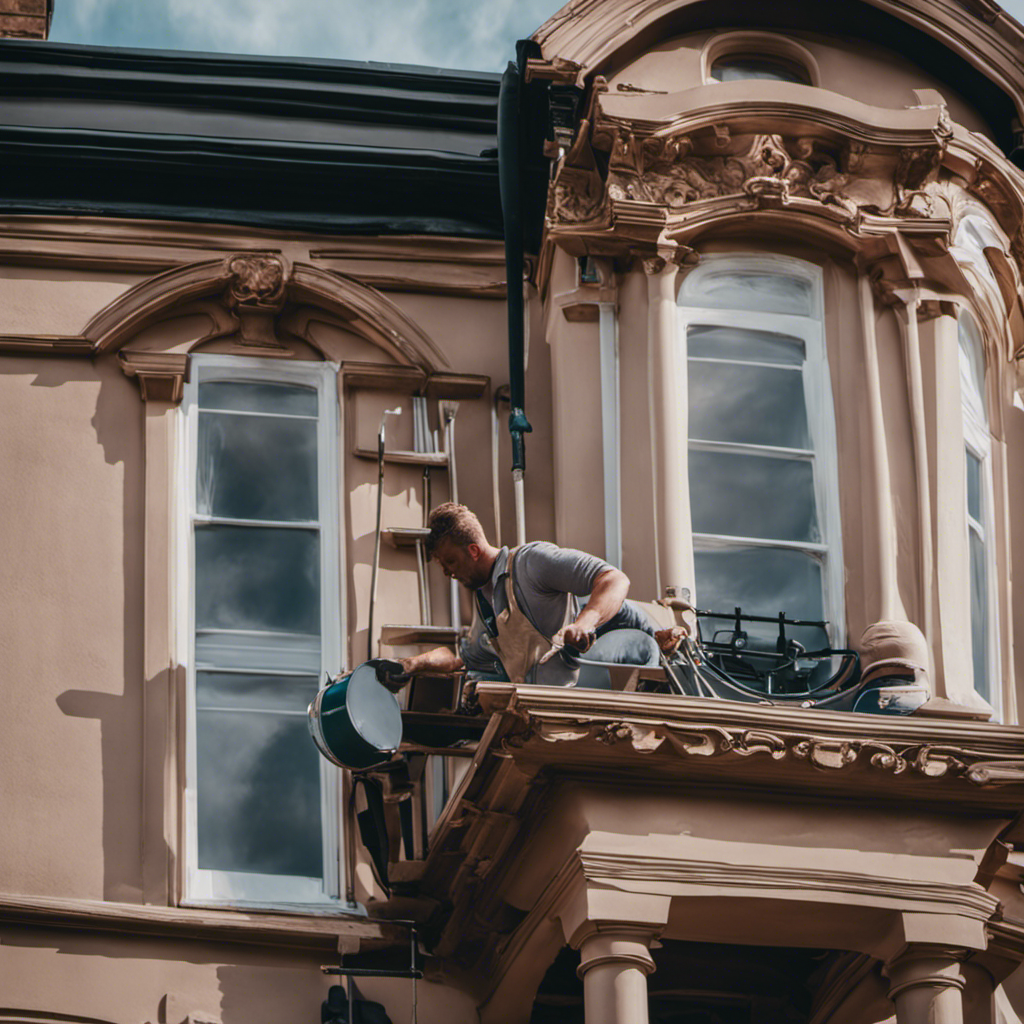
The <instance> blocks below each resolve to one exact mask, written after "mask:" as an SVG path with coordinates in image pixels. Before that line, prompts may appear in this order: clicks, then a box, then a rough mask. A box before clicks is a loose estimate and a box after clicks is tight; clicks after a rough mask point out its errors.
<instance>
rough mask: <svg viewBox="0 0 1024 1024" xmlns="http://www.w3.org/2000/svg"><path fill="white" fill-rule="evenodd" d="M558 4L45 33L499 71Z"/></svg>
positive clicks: (370, 8) (175, 16)
mask: <svg viewBox="0 0 1024 1024" xmlns="http://www.w3.org/2000/svg"><path fill="white" fill-rule="evenodd" d="M1020 2H1021V3H1022V4H1024V0H1020ZM561 6H562V0H56V2H55V4H54V15H53V24H52V25H51V29H50V39H51V40H52V41H53V42H64V43H92V44H98V45H100V46H129V47H148V48H153V49H161V50H205V51H210V52H215V53H258V54H268V55H274V56H296V57H334V58H339V59H342V60H375V61H390V62H392V63H398V64H427V65H431V66H433V67H442V68H463V69H470V70H476V71H503V70H504V68H505V64H506V63H507V61H508V60H510V59H512V58H514V56H515V52H514V48H515V41H516V40H517V39H522V38H525V37H526V36H528V35H530V34H531V33H532V32H533V31H534V30H535V29H536V28H538V27H539V26H540V25H542V24H543V23H544V22H545V21H546V20H547V19H548V17H549V16H550V15H551V14H553V13H554V12H555V11H556V10H558V9H559V8H560V7H561Z"/></svg>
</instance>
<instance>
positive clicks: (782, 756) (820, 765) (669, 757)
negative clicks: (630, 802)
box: [453, 683, 1024, 817]
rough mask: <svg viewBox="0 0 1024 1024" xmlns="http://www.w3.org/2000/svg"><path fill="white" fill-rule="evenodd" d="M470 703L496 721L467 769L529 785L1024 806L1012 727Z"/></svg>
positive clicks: (595, 701) (532, 693)
mask: <svg viewBox="0 0 1024 1024" xmlns="http://www.w3.org/2000/svg"><path fill="white" fill-rule="evenodd" d="M477 694H478V697H479V700H480V703H481V706H482V707H483V709H484V711H485V712H486V713H488V714H490V715H492V716H496V720H495V724H494V728H493V729H488V732H487V733H486V734H485V736H484V737H483V739H482V740H481V744H480V750H478V754H477V758H476V759H475V761H474V765H475V766H477V765H479V764H481V763H482V760H483V757H485V756H486V755H487V752H488V750H489V751H490V753H491V754H492V755H493V756H494V757H496V758H499V759H500V758H506V759H512V760H513V761H514V762H515V763H516V765H517V767H519V768H520V770H525V771H527V773H528V774H531V775H532V774H535V773H536V772H537V771H539V770H541V769H542V768H545V767H548V768H550V769H552V770H557V771H560V772H569V773H574V772H576V771H579V770H584V771H586V773H587V775H588V776H589V777H591V778H598V777H602V776H605V777H609V776H615V775H618V774H622V773H624V772H628V773H629V775H630V777H631V778H632V779H634V780H636V779H638V778H643V777H645V776H650V777H660V778H662V779H665V780H669V779H678V780H683V779H685V780H686V782H687V783H688V784H691V783H699V782H702V781H704V782H709V783H718V784H723V783H724V784H728V785H739V786H743V787H751V788H764V787H770V788H772V789H775V790H782V791H795V792H798V791H804V792H807V791H818V792H821V793H826V794H828V795H830V796H832V795H847V796H850V797H854V798H856V797H867V798H871V799H879V798H882V799H889V800H900V799H911V800H913V801H915V803H919V802H920V801H922V800H923V801H927V802H933V801H934V802H936V803H942V804H944V805H945V806H947V807H952V806H961V807H963V808H964V809H966V808H971V809H972V810H975V811H976V810H978V809H980V808H985V810H986V811H990V812H994V813H997V814H998V813H1006V812H1010V813H1011V814H1012V816H1014V817H1015V816H1016V814H1017V813H1018V812H1019V810H1020V809H1021V808H1022V807H1024V729H1021V728H1020V727H1017V726H1007V725H998V724H991V723H987V722H979V721H970V720H968V721H964V720H954V719H950V720H944V719H939V718H934V717H915V716H907V717H897V716H886V715H866V714H855V713H851V712H834V711H822V710H818V709H815V708H800V707H780V706H777V705H772V706H769V705H757V704H741V703H739V702H733V701H725V700H713V699H706V698H692V697H673V696H663V695H656V694H643V693H616V692H606V691H600V690H582V689H561V688H553V687H539V686H517V685H514V684H511V683H481V684H480V685H479V686H478V689H477ZM470 774H472V773H470ZM470 782H471V779H470V778H467V779H465V780H464V785H468V784H469V783H470ZM455 796H456V797H457V796H458V794H457V793H456V794H455ZM453 802H454V801H453Z"/></svg>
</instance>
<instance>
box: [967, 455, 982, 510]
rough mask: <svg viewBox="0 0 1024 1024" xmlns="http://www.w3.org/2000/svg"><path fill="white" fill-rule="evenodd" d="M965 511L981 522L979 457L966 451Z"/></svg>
mask: <svg viewBox="0 0 1024 1024" xmlns="http://www.w3.org/2000/svg"><path fill="white" fill-rule="evenodd" d="M967 513H968V515H970V516H971V517H972V518H974V519H976V520H977V521H978V522H979V523H980V522H981V459H979V458H978V456H977V455H975V454H974V452H972V451H970V449H968V451H967Z"/></svg>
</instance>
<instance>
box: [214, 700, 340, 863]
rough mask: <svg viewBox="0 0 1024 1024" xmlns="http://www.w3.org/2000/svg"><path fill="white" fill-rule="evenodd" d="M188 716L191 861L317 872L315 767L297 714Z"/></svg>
mask: <svg viewBox="0 0 1024 1024" xmlns="http://www.w3.org/2000/svg"><path fill="white" fill-rule="evenodd" d="M196 719H197V729H198V735H197V750H196V759H197V770H198V813H199V820H198V829H199V836H198V838H199V867H200V868H207V869H212V870H217V871H254V872H260V873H264V874H281V875H301V876H305V877H310V878H317V877H321V876H322V874H323V850H322V839H321V832H320V768H319V764H318V763H317V752H316V748H315V747H314V746H313V744H312V743H311V742H310V739H309V730H308V728H307V726H306V720H305V716H284V715H275V714H257V713H252V712H244V711H239V712H224V711H202V710H200V711H199V712H198V713H197V716H196Z"/></svg>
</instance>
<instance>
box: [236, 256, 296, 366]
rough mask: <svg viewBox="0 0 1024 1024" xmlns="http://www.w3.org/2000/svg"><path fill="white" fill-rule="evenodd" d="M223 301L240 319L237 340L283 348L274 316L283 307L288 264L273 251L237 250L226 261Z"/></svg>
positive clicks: (284, 347) (245, 343) (253, 344)
mask: <svg viewBox="0 0 1024 1024" xmlns="http://www.w3.org/2000/svg"><path fill="white" fill-rule="evenodd" d="M227 268H228V272H229V273H230V275H231V277H230V279H229V281H228V288H227V300H228V305H229V306H230V308H231V309H232V310H233V311H234V312H235V315H236V316H237V317H238V319H239V321H240V327H239V343H240V344H242V345H246V346H251V347H253V348H264V349H268V348H269V349H276V350H278V351H285V350H286V349H287V346H286V345H284V344H282V343H281V341H280V340H279V339H278V337H277V333H276V330H275V325H274V316H275V314H277V313H279V312H280V311H281V310H282V309H283V308H284V301H285V290H286V288H287V285H288V277H289V272H290V269H291V268H290V266H289V265H288V263H287V262H286V261H285V259H284V257H283V256H280V255H278V254H276V253H239V254H238V255H236V256H231V257H230V258H229V259H228V261H227Z"/></svg>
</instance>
